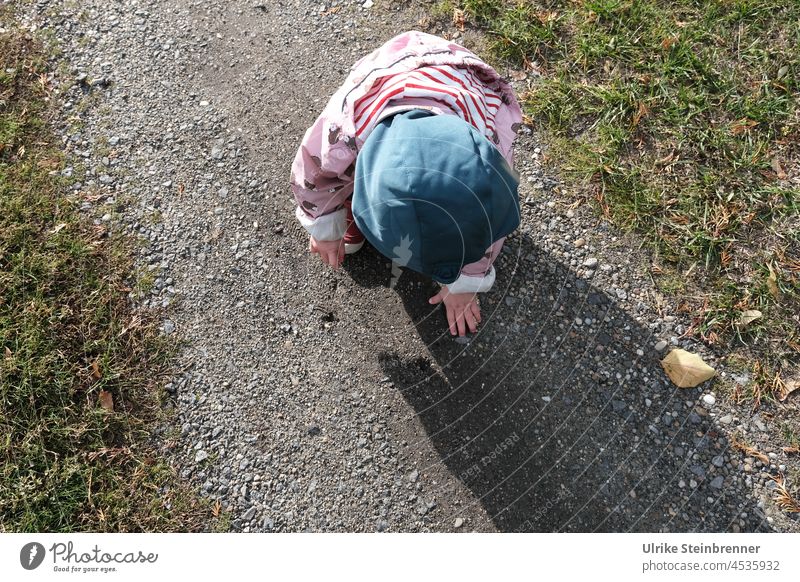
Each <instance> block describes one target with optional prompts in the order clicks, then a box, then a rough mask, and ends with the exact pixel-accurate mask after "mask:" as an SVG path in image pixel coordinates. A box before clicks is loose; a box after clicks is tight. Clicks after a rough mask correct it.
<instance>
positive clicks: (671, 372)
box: [661, 349, 716, 388]
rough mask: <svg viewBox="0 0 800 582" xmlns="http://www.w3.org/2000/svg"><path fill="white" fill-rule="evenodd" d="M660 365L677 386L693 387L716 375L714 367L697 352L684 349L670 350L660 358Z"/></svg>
mask: <svg viewBox="0 0 800 582" xmlns="http://www.w3.org/2000/svg"><path fill="white" fill-rule="evenodd" d="M661 367H663V368H664V371H665V372H666V373H667V376H669V379H670V380H672V382H673V383H674V384H675V385H676V386H678V387H679V388H694V387H695V386H697V385H699V384H702V383H703V382H705V381H706V380H710V379H711V378H713V377H714V376H715V375H716V371H715V370H714V368H712V367H711V366H709V365H708V364H706V363H705V362H704V361H703V358H701V357H700V356H698V355H697V354H693V353H691V352H687V351H686V350H681V349H676V350H672V351H671V352H670V353H669V354H667V356H666V357H665V358H664V359H663V360H661Z"/></svg>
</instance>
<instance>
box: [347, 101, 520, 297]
mask: <svg viewBox="0 0 800 582" xmlns="http://www.w3.org/2000/svg"><path fill="white" fill-rule="evenodd" d="M518 185H519V178H518V177H517V175H516V173H515V172H514V170H512V169H511V167H510V166H509V165H508V162H507V161H506V160H505V158H504V157H503V155H502V154H501V153H500V152H499V150H497V148H496V147H495V146H494V145H492V144H491V143H490V142H489V140H488V139H486V137H484V136H483V135H481V134H480V133H479V132H478V131H477V130H476V129H475V128H474V127H472V126H471V125H470V124H469V123H467V122H466V121H464V120H463V119H461V118H459V117H457V116H455V115H433V114H431V113H429V112H427V111H423V110H419V109H417V110H412V111H407V112H405V113H398V114H396V115H394V116H392V117H389V118H388V119H385V120H383V121H382V122H381V123H379V124H378V125H377V126H376V127H375V129H374V130H373V131H372V133H371V134H370V135H369V137H368V138H367V140H366V142H365V143H364V145H363V147H362V148H361V151H360V152H359V154H358V158H357V159H356V172H355V184H354V190H353V200H352V202H353V203H352V210H353V216H354V218H355V222H356V225H357V226H358V228H359V229H360V230H361V232H362V233H364V236H365V237H366V238H367V240H368V241H369V242H370V244H372V246H374V247H375V248H376V249H377V250H378V251H379V252H380V253H381V254H383V255H385V256H386V257H388V258H390V259H392V260H394V261H396V262H397V263H398V264H400V265H401V266H405V267H408V268H410V269H412V270H414V271H417V272H419V273H422V274H424V275H428V276H430V277H432V278H433V279H434V280H436V281H438V282H439V283H444V284H448V283H452V282H453V281H455V280H456V279H457V278H458V276H459V274H460V272H461V269H462V268H463V266H464V265H467V264H470V263H474V262H475V261H478V260H480V259H481V258H482V257H483V255H484V253H485V252H486V250H487V249H488V248H489V247H490V246H491V245H492V243H494V242H495V241H497V240H498V239H500V238H502V237H504V236H507V235H508V234H510V233H511V232H513V231H514V230H515V229H516V228H517V227H518V226H519V222H520V210H519V197H518V194H517V187H518Z"/></svg>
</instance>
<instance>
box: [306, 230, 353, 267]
mask: <svg viewBox="0 0 800 582" xmlns="http://www.w3.org/2000/svg"><path fill="white" fill-rule="evenodd" d="M308 250H309V252H310V253H312V254H313V253H317V254H319V256H320V258H321V259H322V262H323V263H327V264H328V265H330V266H331V267H333V268H334V269H338V268H339V265H341V264H342V261H344V239H343V238H340V239H339V240H317V239H315V238H314V237H313V236H312V237H311V240H310V241H309V243H308Z"/></svg>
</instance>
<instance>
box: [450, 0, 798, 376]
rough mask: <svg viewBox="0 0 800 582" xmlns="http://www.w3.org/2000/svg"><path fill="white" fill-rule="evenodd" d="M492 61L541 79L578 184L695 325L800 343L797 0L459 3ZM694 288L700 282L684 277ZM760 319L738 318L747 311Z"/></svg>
mask: <svg viewBox="0 0 800 582" xmlns="http://www.w3.org/2000/svg"><path fill="white" fill-rule="evenodd" d="M453 12H455V13H456V15H457V18H458V19H460V18H461V17H462V14H463V16H466V19H467V21H471V22H472V23H473V24H476V25H478V26H479V27H480V28H482V29H483V30H484V31H485V32H486V33H487V38H488V43H489V47H488V48H489V54H488V55H486V56H487V58H489V59H490V60H493V61H495V62H497V63H502V62H509V61H510V62H512V63H514V64H516V65H517V66H518V67H520V68H522V69H523V70H526V71H528V72H537V73H540V74H541V77H540V78H538V79H536V80H535V81H534V82H532V83H531V84H530V88H529V90H527V91H526V92H524V93H523V94H522V95H521V96H520V97H521V101H522V104H523V108H524V110H525V113H526V114H527V116H528V117H529V121H530V122H531V123H532V124H533V125H534V126H535V127H536V128H537V130H538V131H539V132H540V134H541V135H542V139H543V141H544V142H545V143H546V144H547V145H548V156H547V160H548V161H549V162H551V163H552V164H553V165H554V166H555V167H556V168H557V170H558V171H559V172H560V174H561V175H562V177H563V179H564V180H563V181H564V183H565V184H566V185H567V186H568V188H569V189H570V190H571V195H572V196H575V197H578V198H582V199H584V200H586V201H589V202H591V203H592V204H594V205H595V206H596V208H597V209H598V211H599V212H601V213H602V214H604V215H605V216H606V217H607V218H609V219H611V220H612V221H614V222H615V223H616V224H617V225H619V226H620V227H622V228H624V229H631V230H634V231H636V232H637V233H639V234H640V235H641V236H643V238H644V239H645V240H646V241H647V242H648V243H649V245H650V248H651V250H652V254H653V267H652V272H653V276H654V278H655V280H656V283H657V285H658V286H659V288H661V289H662V290H664V291H665V292H667V293H675V294H676V295H678V296H680V297H682V302H683V303H684V305H682V310H683V311H686V312H689V313H692V315H693V316H694V324H693V326H692V328H691V330H690V333H691V334H692V335H694V336H696V337H698V338H700V339H702V340H704V341H705V342H707V343H708V344H712V345H718V346H721V347H726V348H732V349H734V348H741V349H745V350H748V351H749V352H750V353H753V354H758V357H759V358H761V359H762V360H763V366H764V367H766V368H768V369H769V373H764V374H762V375H763V376H764V377H771V378H774V376H775V374H779V375H780V374H789V373H790V369H791V367H792V366H796V365H797V363H798V354H800V316H799V315H798V314H800V213H798V204H800V196H798V194H799V193H800V191H799V189H798V188H799V187H798V183H800V182H798V180H800V84H799V83H800V81H798V79H800V3H798V2H786V1H785V0H635V1H634V0H550V1H511V0H462V1H452V0H450V1H444V2H440V3H439V4H438V5H437V7H436V9H435V12H434V14H441V15H444V14H448V13H449V14H453ZM687 286H688V290H687V289H685V287H687ZM745 310H759V311H761V312H762V313H763V317H762V318H761V319H759V320H758V321H756V322H753V323H751V324H749V325H747V326H742V325H739V319H740V316H741V313H742V312H743V311H745Z"/></svg>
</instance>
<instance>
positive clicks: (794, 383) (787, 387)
mask: <svg viewBox="0 0 800 582" xmlns="http://www.w3.org/2000/svg"><path fill="white" fill-rule="evenodd" d="M795 390H800V380H787V381H786V382H784V383H783V393H782V394H781V395H780V397H779V400H780V401H781V402H783V401H784V400H786V399H787V398H789V395H790V394H791V393H792V392H794V391H795Z"/></svg>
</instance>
